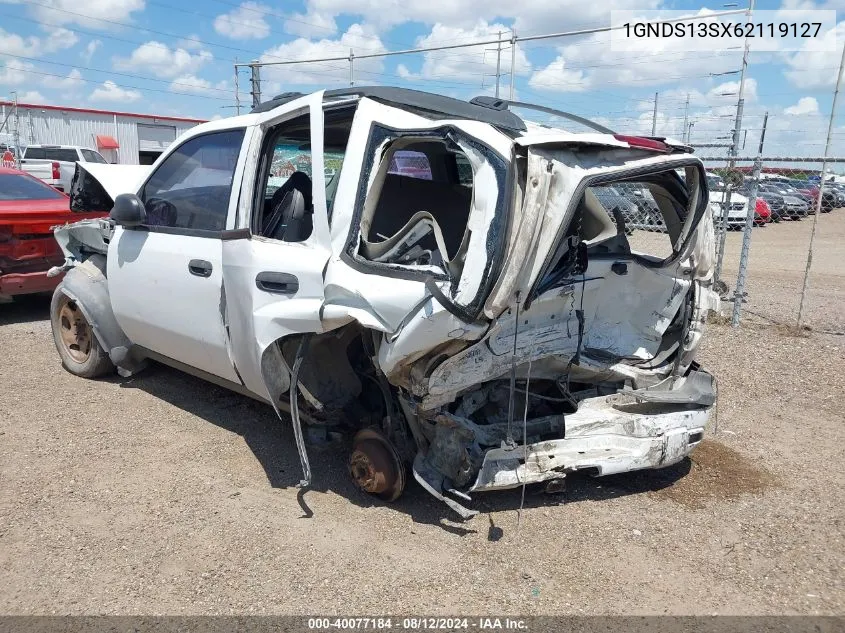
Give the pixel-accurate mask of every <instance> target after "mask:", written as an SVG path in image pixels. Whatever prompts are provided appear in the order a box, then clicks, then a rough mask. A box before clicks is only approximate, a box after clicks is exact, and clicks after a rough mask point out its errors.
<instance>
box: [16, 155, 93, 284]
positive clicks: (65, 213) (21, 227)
mask: <svg viewBox="0 0 845 633" xmlns="http://www.w3.org/2000/svg"><path fill="white" fill-rule="evenodd" d="M105 215H106V214H105V213H74V212H72V211H71V210H70V200H69V198H68V197H67V196H66V195H65V194H63V193H62V192H60V191H58V190H56V189H53V188H52V187H51V186H50V185H47V184H45V183H44V182H42V181H40V180H38V179H37V178H35V177H33V176H30V175H29V174H27V173H24V172H22V171H18V170H17V169H9V168H5V167H0V299H8V298H9V297H12V296H14V295H22V294H30V293H34V292H50V291H52V290H53V289H54V288H55V287H56V285H58V283H59V281H60V280H61V275H57V276H55V277H47V271H48V270H49V269H50V268H51V267H52V266H56V265H59V264H61V263H63V262H64V256H63V255H62V252H61V250H60V249H59V245H58V244H57V243H56V240H55V239H53V231H52V228H51V227H53V226H56V225H57V224H66V223H69V222H76V221H78V220H84V219H88V218H97V217H103V216H105Z"/></svg>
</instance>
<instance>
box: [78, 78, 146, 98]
mask: <svg viewBox="0 0 845 633" xmlns="http://www.w3.org/2000/svg"><path fill="white" fill-rule="evenodd" d="M140 98H141V93H140V92H138V91H137V90H131V89H128V88H121V87H120V86H118V85H117V84H116V83H114V82H113V81H112V80H111V79H107V80H106V81H104V82H103V84H102V85H101V86H98V87H97V88H95V89H94V92H92V93H91V95H90V96H89V97H88V100H89V101H113V102H124V103H125V102H131V101H138V100H139V99H140Z"/></svg>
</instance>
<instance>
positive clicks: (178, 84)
mask: <svg viewBox="0 0 845 633" xmlns="http://www.w3.org/2000/svg"><path fill="white" fill-rule="evenodd" d="M227 88H228V83H227V82H226V81H219V82H217V83H216V84H212V83H211V82H210V81H208V80H207V79H202V78H201V77H197V76H196V75H181V76H179V77H177V78H176V79H174V80H173V81H172V82H171V83H170V91H171V92H175V93H179V94H199V95H209V94H211V95H217V96H222V93H221V92H220V91H221V90H226V89H227Z"/></svg>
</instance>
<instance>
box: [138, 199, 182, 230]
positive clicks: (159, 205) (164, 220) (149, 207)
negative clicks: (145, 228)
mask: <svg viewBox="0 0 845 633" xmlns="http://www.w3.org/2000/svg"><path fill="white" fill-rule="evenodd" d="M144 208H145V209H146V211H147V221H146V222H145V223H144V224H147V225H149V226H175V225H176V216H177V209H176V206H175V205H174V204H173V203H172V202H170V201H169V200H165V199H164V198H148V199H147V201H146V202H145V203H144Z"/></svg>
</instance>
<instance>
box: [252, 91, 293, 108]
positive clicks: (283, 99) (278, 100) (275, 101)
mask: <svg viewBox="0 0 845 633" xmlns="http://www.w3.org/2000/svg"><path fill="white" fill-rule="evenodd" d="M304 96H305V93H304V92H283V93H281V94H278V95H276V96H275V97H273V98H272V99H270V100H269V101H264V102H263V103H259V104H258V105H257V106H255V107H254V108H253V109H252V112H267V111H269V110H272V109H273V108H278V107H279V106H280V105H284V104H286V103H288V102H289V101H293V100H294V99H299V98H300V97H304Z"/></svg>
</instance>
